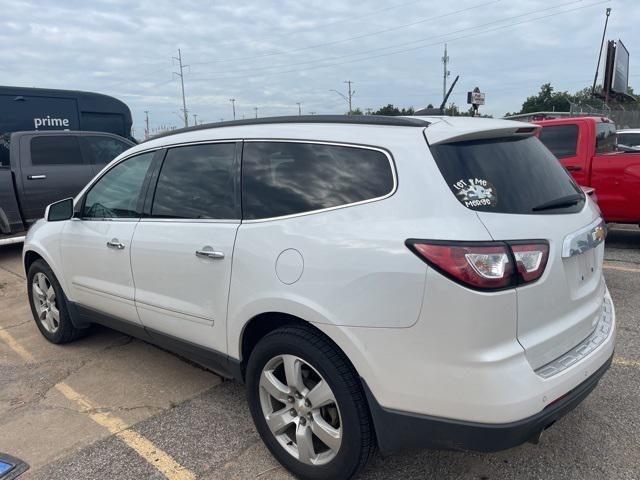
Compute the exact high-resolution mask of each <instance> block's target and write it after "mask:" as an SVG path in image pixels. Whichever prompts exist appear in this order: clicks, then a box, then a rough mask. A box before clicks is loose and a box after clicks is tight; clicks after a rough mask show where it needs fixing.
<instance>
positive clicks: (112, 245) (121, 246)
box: [107, 238, 124, 250]
mask: <svg viewBox="0 0 640 480" xmlns="http://www.w3.org/2000/svg"><path fill="white" fill-rule="evenodd" d="M107 247H109V248H115V249H116V250H124V244H123V243H121V242H120V240H118V239H117V238H112V239H111V240H109V241H108V242H107Z"/></svg>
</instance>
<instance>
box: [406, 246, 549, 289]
mask: <svg viewBox="0 0 640 480" xmlns="http://www.w3.org/2000/svg"><path fill="white" fill-rule="evenodd" d="M406 245H407V247H409V249H410V250H411V251H412V252H414V253H415V254H416V255H417V256H418V257H419V258H420V259H422V260H423V261H424V262H426V263H427V264H428V265H429V266H431V267H432V268H434V269H435V270H437V271H439V272H440V273H442V274H443V275H445V276H447V277H449V278H450V279H452V280H453V281H455V282H457V283H460V284H462V285H464V286H466V287H469V288H473V289H476V290H504V289H507V288H514V287H516V286H518V285H523V284H527V283H530V282H534V281H536V280H538V279H539V278H540V277H541V276H542V273H543V272H544V269H545V267H546V265H547V259H548V257H549V245H548V244H547V243H546V242H543V241H526V242H520V241H517V242H448V241H437V240H415V239H410V240H407V241H406Z"/></svg>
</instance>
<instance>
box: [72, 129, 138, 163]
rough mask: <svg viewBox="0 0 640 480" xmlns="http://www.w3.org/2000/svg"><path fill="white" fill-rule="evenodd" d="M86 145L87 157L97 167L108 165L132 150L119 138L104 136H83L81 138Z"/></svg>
mask: <svg viewBox="0 0 640 480" xmlns="http://www.w3.org/2000/svg"><path fill="white" fill-rule="evenodd" d="M80 138H81V141H82V143H83V145H84V148H85V151H86V153H87V156H88V157H89V158H90V159H91V160H92V161H93V163H95V164H96V165H106V164H107V163H109V162H110V161H111V160H113V159H114V158H116V157H117V156H118V155H120V154H121V153H122V152H124V151H125V150H127V149H129V148H131V145H129V144H128V143H126V142H123V141H122V140H118V139H117V138H112V137H104V136H98V135H96V136H92V135H91V136H82V137H80Z"/></svg>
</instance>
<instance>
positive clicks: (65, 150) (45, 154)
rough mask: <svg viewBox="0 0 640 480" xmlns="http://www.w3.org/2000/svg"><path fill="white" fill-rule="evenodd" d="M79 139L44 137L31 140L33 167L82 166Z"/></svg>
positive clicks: (67, 136) (68, 136) (72, 137)
mask: <svg viewBox="0 0 640 480" xmlns="http://www.w3.org/2000/svg"><path fill="white" fill-rule="evenodd" d="M82 163H83V161H82V154H81V153H80V144H79V143H78V137H74V136H71V135H65V136H59V137H56V136H49V135H47V136H42V137H34V138H32V139H31V165H81V164H82Z"/></svg>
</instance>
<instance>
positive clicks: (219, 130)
mask: <svg viewBox="0 0 640 480" xmlns="http://www.w3.org/2000/svg"><path fill="white" fill-rule="evenodd" d="M536 130H537V127H535V126H532V125H526V124H524V125H523V124H522V123H520V122H511V121H505V120H488V119H477V118H448V117H412V118H400V117H395V118H394V117H388V118H386V117H374V116H364V117H342V116H335V117H334V116H327V117H323V116H314V117H283V118H273V119H261V120H255V121H253V120H252V121H241V122H230V123H228V124H218V125H210V126H198V127H194V128H190V129H185V130H183V131H181V132H177V133H174V134H171V135H167V136H164V137H161V138H157V139H154V140H151V141H148V142H145V143H143V144H141V145H138V146H136V147H133V148H131V149H130V150H128V151H126V152H125V153H123V154H122V155H120V156H119V157H118V158H116V159H115V160H114V161H113V162H111V164H109V165H108V166H107V167H106V168H105V169H104V170H103V171H102V172H101V173H100V174H99V175H98V176H97V177H96V178H95V179H94V180H93V181H91V183H90V184H89V185H88V186H87V187H86V188H85V189H84V190H83V191H82V192H81V193H80V194H79V195H78V197H77V198H76V199H75V200H71V199H67V200H63V201H61V202H58V203H56V204H53V205H51V206H50V207H49V208H48V210H47V219H46V220H41V221H39V222H38V223H37V224H36V225H35V226H34V227H33V228H32V229H31V230H30V232H29V234H28V236H27V239H26V242H25V245H24V265H25V268H26V270H27V272H28V291H29V299H30V302H31V307H32V310H33V314H34V317H35V319H36V325H37V326H38V328H39V329H40V331H41V332H42V334H43V335H44V336H45V337H46V338H47V339H49V340H50V341H52V342H54V343H63V342H67V341H70V340H72V339H74V338H76V337H78V336H79V335H81V334H82V333H83V332H85V331H86V328H87V327H88V326H89V325H90V324H91V323H101V324H104V325H107V326H110V327H113V328H116V329H119V330H122V331H124V332H127V333H129V334H132V335H135V336H138V337H140V338H142V339H144V340H146V341H149V342H153V343H156V344H159V345H162V346H164V347H167V348H170V349H173V350H175V351H177V352H179V353H180V354H182V355H185V356H188V357H190V358H193V359H194V360H196V361H198V362H200V363H201V364H204V365H206V366H208V367H210V368H211V369H213V370H215V371H217V372H219V373H220V374H222V375H224V376H227V377H233V378H236V379H238V380H240V381H243V382H246V384H247V394H248V400H249V404H250V408H251V412H252V414H253V417H254V420H255V423H256V427H257V429H258V431H259V432H260V434H261V436H262V438H263V439H264V441H265V443H266V444H267V446H268V448H269V449H270V451H271V452H272V453H273V455H274V456H275V457H276V458H277V459H278V460H279V461H280V462H281V463H282V464H283V465H284V466H285V467H287V468H288V469H289V470H291V471H292V472H294V473H295V474H296V475H298V476H299V477H300V478H304V479H326V478H331V479H342V478H345V479H346V478H351V477H352V476H353V475H355V474H356V472H358V471H359V470H360V469H361V468H362V467H363V466H364V464H365V463H366V461H367V459H368V458H369V457H370V455H371V454H372V452H373V451H374V449H375V448H376V447H377V448H379V449H380V450H381V452H382V453H383V454H389V453H393V452H396V451H398V450H399V449H401V448H405V447H410V446H411V447H413V446H429V447H445V448H453V449H475V450H481V451H493V450H499V449H505V448H509V447H512V446H515V445H518V444H520V443H523V442H525V441H527V440H534V441H536V440H537V438H538V437H539V435H540V434H541V432H542V430H544V429H545V428H547V427H548V426H550V425H551V424H552V423H553V422H555V421H556V420H557V419H558V418H559V417H560V416H562V415H563V414H565V413H566V412H567V411H569V410H570V409H571V408H573V407H575V406H576V405H577V404H578V403H579V402H580V401H581V400H583V399H584V398H585V397H586V395H587V394H588V393H589V392H590V391H591V390H592V389H593V388H594V387H595V385H596V383H597V382H598V380H599V379H600V377H601V376H602V375H603V374H604V372H605V371H606V369H607V368H608V366H609V364H610V361H611V357H612V354H613V349H614V340H615V320H614V318H615V315H614V309H613V305H612V302H611V297H610V295H609V292H608V290H607V287H606V285H605V281H604V278H603V273H602V261H603V251H604V243H603V241H604V236H605V230H604V224H603V223H602V220H601V218H600V214H599V210H598V208H597V206H596V205H595V204H594V203H593V202H592V201H591V200H590V199H589V198H587V197H585V195H584V194H583V193H582V192H581V190H580V188H578V187H577V186H576V184H575V183H574V182H573V180H572V179H571V177H570V176H569V175H568V174H567V173H566V172H565V170H564V169H563V168H562V166H561V165H560V164H559V163H558V161H557V160H556V159H555V157H553V155H552V154H551V153H550V152H549V151H548V150H547V149H546V148H545V147H544V146H543V145H542V144H541V143H540V142H539V141H538V139H537V138H536V136H535V133H536Z"/></svg>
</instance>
